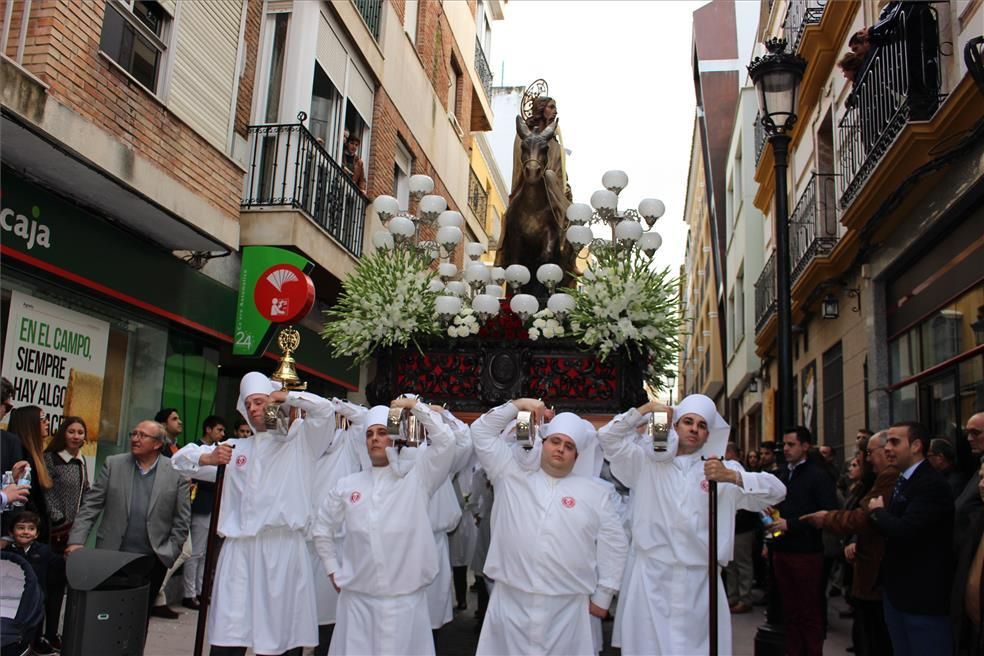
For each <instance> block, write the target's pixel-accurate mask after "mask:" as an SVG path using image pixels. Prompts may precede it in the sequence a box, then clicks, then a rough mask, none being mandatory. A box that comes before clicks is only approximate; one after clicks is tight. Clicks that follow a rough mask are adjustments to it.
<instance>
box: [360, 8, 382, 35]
mask: <svg viewBox="0 0 984 656" xmlns="http://www.w3.org/2000/svg"><path fill="white" fill-rule="evenodd" d="M355 6H356V8H357V9H358V10H359V13H360V14H362V20H364V21H365V22H366V27H368V28H369V31H370V32H371V33H372V38H374V39H376V40H377V41H379V19H380V16H381V15H382V13H383V0H355Z"/></svg>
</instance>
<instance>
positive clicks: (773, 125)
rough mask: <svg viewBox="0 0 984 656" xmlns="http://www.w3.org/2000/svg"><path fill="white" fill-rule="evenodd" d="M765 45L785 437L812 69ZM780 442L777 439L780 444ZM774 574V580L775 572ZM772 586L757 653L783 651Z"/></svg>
mask: <svg viewBox="0 0 984 656" xmlns="http://www.w3.org/2000/svg"><path fill="white" fill-rule="evenodd" d="M765 47H766V50H768V54H767V55H765V56H762V57H756V58H755V59H754V60H752V63H751V64H750V65H749V66H748V74H749V75H750V76H751V78H752V81H753V82H754V83H755V89H756V91H757V92H758V97H759V109H760V110H761V114H760V115H761V121H762V127H763V129H764V130H765V134H766V137H767V138H768V140H769V142H770V143H771V144H772V155H773V160H774V167H775V186H776V197H775V244H776V305H777V308H776V314H777V318H778V321H779V327H778V332H777V336H776V347H777V351H778V353H777V365H778V368H779V386H778V389H777V392H778V397H779V399H778V406H779V422H778V430H777V431H776V437H777V438H779V436H780V435H781V431H782V430H784V429H785V428H787V427H789V426H792V425H793V423H794V418H795V416H796V415H795V412H794V405H793V404H794V403H795V400H794V399H793V395H792V394H793V346H792V341H793V324H792V309H791V302H790V286H791V284H790V280H789V198H788V196H789V191H788V188H787V186H786V173H787V168H788V166H789V141H790V139H791V137H790V132H791V131H792V129H793V126H794V125H795V124H796V95H797V91H798V89H799V83H800V80H802V79H803V72H804V71H805V70H806V61H805V60H803V58H801V57H799V56H797V55H795V54H790V53H787V52H786V41H785V39H776V38H773V39H769V40H768V41H767V42H766V43H765ZM778 441H779V440H778V439H777V440H776V442H777V443H778ZM778 453H781V452H779V451H778V450H777V454H778ZM770 562H771V559H770ZM770 569H771V568H770ZM770 575H771V572H770ZM770 578H772V579H774V576H770ZM769 588H770V589H769V605H768V608H767V610H766V619H765V624H763V625H762V626H760V627H759V629H758V632H757V633H756V635H755V654H756V656H766V655H772V654H776V655H779V654H782V653H783V642H784V641H783V630H782V626H781V624H780V619H779V618H780V617H781V607H780V606H779V602H780V600H779V595H778V591H777V590H776V586H775V585H770V586H769Z"/></svg>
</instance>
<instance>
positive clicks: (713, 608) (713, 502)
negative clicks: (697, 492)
mask: <svg viewBox="0 0 984 656" xmlns="http://www.w3.org/2000/svg"><path fill="white" fill-rule="evenodd" d="M717 496H718V486H717V481H708V482H707V527H708V536H707V569H708V579H709V581H708V586H710V587H709V590H708V592H709V594H708V598H709V601H710V609H709V610H710V612H709V613H708V615H709V616H710V622H711V626H710V627H709V629H710V630H709V634H708V635H709V638H710V640H709V641H708V644H709V647H710V649H709V652H710V655H711V656H717V655H718V578H719V577H718V568H717V550H718V549H717V533H718V530H717V528H718V527H717V516H718V513H717Z"/></svg>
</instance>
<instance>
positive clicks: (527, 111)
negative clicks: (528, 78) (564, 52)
mask: <svg viewBox="0 0 984 656" xmlns="http://www.w3.org/2000/svg"><path fill="white" fill-rule="evenodd" d="M549 92H550V88H549V87H548V86H547V81H546V80H544V79H542V78H541V79H539V80H536V81H534V82H533V83H532V84H530V86H528V87H526V91H525V92H523V101H522V102H521V103H520V105H519V112H520V115H521V116H522V117H523V120H524V121H525V120H526V119H528V118H529V117H530V116H532V115H533V103H534V102H535V101H536V99H537V98H539V97H540V96H546V95H548V93H549Z"/></svg>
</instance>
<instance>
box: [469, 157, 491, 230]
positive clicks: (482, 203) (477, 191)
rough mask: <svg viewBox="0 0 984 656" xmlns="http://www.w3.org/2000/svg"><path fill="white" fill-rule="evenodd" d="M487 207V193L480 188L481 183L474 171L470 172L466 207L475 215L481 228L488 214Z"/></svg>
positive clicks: (483, 188)
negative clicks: (480, 223)
mask: <svg viewBox="0 0 984 656" xmlns="http://www.w3.org/2000/svg"><path fill="white" fill-rule="evenodd" d="M488 206H489V193H488V192H487V191H485V187H483V186H482V181H481V180H479V179H478V176H477V175H475V171H474V170H473V171H472V172H471V178H470V179H469V180H468V207H470V208H471V211H472V212H473V213H474V214H475V218H477V219H478V220H479V221H481V222H482V226H483V227H484V226H485V217H486V215H487V213H488Z"/></svg>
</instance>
